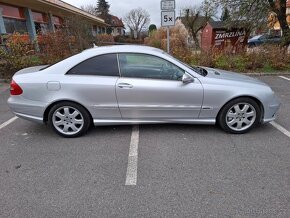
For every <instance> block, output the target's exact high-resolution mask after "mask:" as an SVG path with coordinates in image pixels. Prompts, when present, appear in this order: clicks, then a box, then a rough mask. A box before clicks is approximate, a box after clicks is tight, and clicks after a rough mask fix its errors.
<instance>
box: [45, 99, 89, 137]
mask: <svg viewBox="0 0 290 218" xmlns="http://www.w3.org/2000/svg"><path fill="white" fill-rule="evenodd" d="M90 124H91V118H90V115H89V113H88V112H87V110H86V109H85V108H83V107H82V106H80V105H78V104H76V103H73V102H61V103H58V104H56V105H54V106H53V107H52V108H51V110H50V111H49V114H48V125H49V126H50V127H51V128H52V129H53V130H54V131H55V132H56V133H57V134H59V135H61V136H63V137H67V138H73V137H78V136H81V135H83V134H84V133H85V132H87V130H88V128H89V127H90Z"/></svg>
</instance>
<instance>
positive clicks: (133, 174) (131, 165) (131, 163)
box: [125, 125, 139, 185]
mask: <svg viewBox="0 0 290 218" xmlns="http://www.w3.org/2000/svg"><path fill="white" fill-rule="evenodd" d="M138 144H139V126H138V125H136V126H133V128H132V135H131V142H130V149H129V157H128V167H127V174H126V183H125V185H136V184H137V166H138Z"/></svg>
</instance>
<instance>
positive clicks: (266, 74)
mask: <svg viewBox="0 0 290 218" xmlns="http://www.w3.org/2000/svg"><path fill="white" fill-rule="evenodd" d="M241 74H243V75H246V76H290V73H241Z"/></svg>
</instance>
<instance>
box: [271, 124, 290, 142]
mask: <svg viewBox="0 0 290 218" xmlns="http://www.w3.org/2000/svg"><path fill="white" fill-rule="evenodd" d="M270 123H271V124H272V126H274V127H275V128H276V129H278V130H279V131H280V132H282V133H283V134H285V135H286V136H288V137H289V138H290V132H289V131H288V130H287V129H285V128H284V127H283V126H281V125H279V124H278V123H276V122H274V121H272V122H270Z"/></svg>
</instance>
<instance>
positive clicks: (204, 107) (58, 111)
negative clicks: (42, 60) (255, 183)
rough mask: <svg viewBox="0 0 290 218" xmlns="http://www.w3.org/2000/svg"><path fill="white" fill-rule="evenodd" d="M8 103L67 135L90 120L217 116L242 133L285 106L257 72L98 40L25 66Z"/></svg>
mask: <svg viewBox="0 0 290 218" xmlns="http://www.w3.org/2000/svg"><path fill="white" fill-rule="evenodd" d="M8 104H9V106H10V108H11V110H12V111H13V112H14V113H15V114H16V115H17V116H18V117H21V118H24V119H27V120H31V121H36V122H39V123H48V124H49V125H50V126H51V127H52V128H53V129H54V130H55V131H56V132H57V133H59V134H60V135H62V136H65V137H75V136H79V135H81V134H83V133H84V132H86V130H87V128H88V127H89V126H90V124H91V123H93V124H94V125H96V126H101V125H117V124H148V123H187V124H215V123H219V124H220V125H221V126H222V127H223V129H224V130H226V131H227V132H232V133H244V132H247V131H249V130H250V129H251V128H253V127H254V126H255V125H257V124H258V123H265V122H270V121H272V120H274V119H275V117H276V112H277V110H278V108H279V106H280V102H279V100H278V99H277V98H276V96H275V95H274V92H273V91H272V90H271V88H270V87H269V86H268V85H266V84H264V83H263V82H261V81H259V80H257V79H254V78H251V77H248V76H245V75H241V74H238V73H232V72H227V71H223V70H217V69H211V68H200V67H194V68H192V67H190V66H188V65H186V64H184V63H182V62H180V61H179V60H177V59H175V58H173V57H172V56H170V55H169V54H167V53H165V52H164V51H162V50H159V49H156V48H152V47H147V46H133V45H131V46H130V45H122V46H104V47H97V48H92V49H88V50H85V51H83V52H81V53H79V54H77V55H74V56H72V57H69V58H67V59H65V60H63V61H61V62H59V63H56V64H54V65H52V66H37V67H31V68H26V69H23V70H20V71H19V72H17V73H16V74H15V75H14V76H13V80H12V83H11V96H10V98H9V99H8ZM225 110H226V111H225ZM76 116H78V117H77V118H76ZM249 116H252V117H250V118H248V117H249ZM223 117H224V118H223ZM232 117H235V119H236V120H237V121H235V120H232ZM225 120H226V121H225ZM243 120H244V121H245V123H242V122H243ZM234 122H236V123H234ZM229 123H231V124H229ZM233 123H234V124H233ZM246 123H248V124H247V125H248V126H247V125H246ZM231 125H234V126H231ZM232 127H233V128H232ZM73 129H74V130H75V131H74V130H73Z"/></svg>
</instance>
